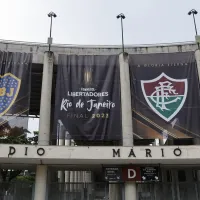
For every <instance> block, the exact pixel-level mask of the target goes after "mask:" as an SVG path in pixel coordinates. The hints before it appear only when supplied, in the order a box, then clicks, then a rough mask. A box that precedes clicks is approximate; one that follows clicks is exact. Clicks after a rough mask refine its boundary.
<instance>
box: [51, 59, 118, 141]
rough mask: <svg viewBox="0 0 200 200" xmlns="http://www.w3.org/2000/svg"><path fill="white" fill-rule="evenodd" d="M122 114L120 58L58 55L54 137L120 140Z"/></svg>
mask: <svg viewBox="0 0 200 200" xmlns="http://www.w3.org/2000/svg"><path fill="white" fill-rule="evenodd" d="M120 112H121V111H120V78H119V64H118V56H117V55H116V56H106V55H105V56H94V55H88V56H87V55H80V56H77V55H59V58H58V70H57V86H56V105H55V122H56V125H55V127H57V128H55V129H54V130H55V132H54V136H56V135H57V138H59V139H63V137H64V136H65V135H68V136H69V135H70V137H71V138H72V139H75V140H86V141H111V140H120V139H121V114H120ZM60 127H62V128H60ZM59 130H62V131H59ZM66 133H67V134H66Z"/></svg>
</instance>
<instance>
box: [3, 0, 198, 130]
mask: <svg viewBox="0 0 200 200" xmlns="http://www.w3.org/2000/svg"><path fill="white" fill-rule="evenodd" d="M0 5H1V11H0V39H6V40H19V41H30V42H44V43H45V42H46V41H47V37H48V36H49V24H50V18H48V17H47V14H48V13H49V12H50V11H54V12H55V13H56V14H57V15H58V17H57V18H56V19H54V20H53V33H52V34H53V38H54V43H61V44H90V45H91V44H96V45H98V44H99V45H104V44H105V45H116V44H121V27H120V20H117V19H116V16H117V15H118V14H119V13H121V12H123V13H124V14H125V16H126V19H125V20H124V38H125V44H153V43H170V42H184V41H193V40H194V35H195V32H194V24H193V19H192V16H188V15H187V13H188V11H190V10H191V9H193V8H195V9H196V10H197V11H199V12H200V0H0ZM196 21H197V27H199V32H200V14H199V15H197V16H196ZM29 129H30V131H33V130H38V120H36V119H35V120H31V121H30V122H29Z"/></svg>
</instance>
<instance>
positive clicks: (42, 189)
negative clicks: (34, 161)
mask: <svg viewBox="0 0 200 200" xmlns="http://www.w3.org/2000/svg"><path fill="white" fill-rule="evenodd" d="M35 180H36V182H35V196H34V199H35V200H45V199H46V191H47V188H46V183H47V165H38V166H37V169H36V178H35Z"/></svg>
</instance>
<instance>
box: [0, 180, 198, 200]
mask: <svg viewBox="0 0 200 200" xmlns="http://www.w3.org/2000/svg"><path fill="white" fill-rule="evenodd" d="M109 187H110V186H109V184H108V183H105V182H102V183H88V184H85V183H70V184H65V183H64V184H61V183H50V184H48V187H47V193H48V196H47V198H46V200H109ZM118 189H119V193H118V194H117V198H116V199H115V200H126V199H125V198H124V185H123V184H118ZM33 195H34V184H31V183H27V182H11V183H9V184H8V183H0V200H32V199H33ZM137 200H200V182H192V183H190V182H183V183H145V184H144V183H141V184H137Z"/></svg>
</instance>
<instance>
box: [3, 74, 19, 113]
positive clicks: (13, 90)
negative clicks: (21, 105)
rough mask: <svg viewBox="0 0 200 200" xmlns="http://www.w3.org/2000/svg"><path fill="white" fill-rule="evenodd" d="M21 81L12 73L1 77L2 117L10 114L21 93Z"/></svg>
mask: <svg viewBox="0 0 200 200" xmlns="http://www.w3.org/2000/svg"><path fill="white" fill-rule="evenodd" d="M20 85H21V80H20V79H18V78H17V77H16V76H14V75H13V74H11V73H6V74H4V75H3V76H0V116H2V115H4V114H5V113H7V112H8V110H9V109H10V107H11V106H12V105H13V103H14V102H15V100H16V98H17V95H18V93H19V89H20Z"/></svg>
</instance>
